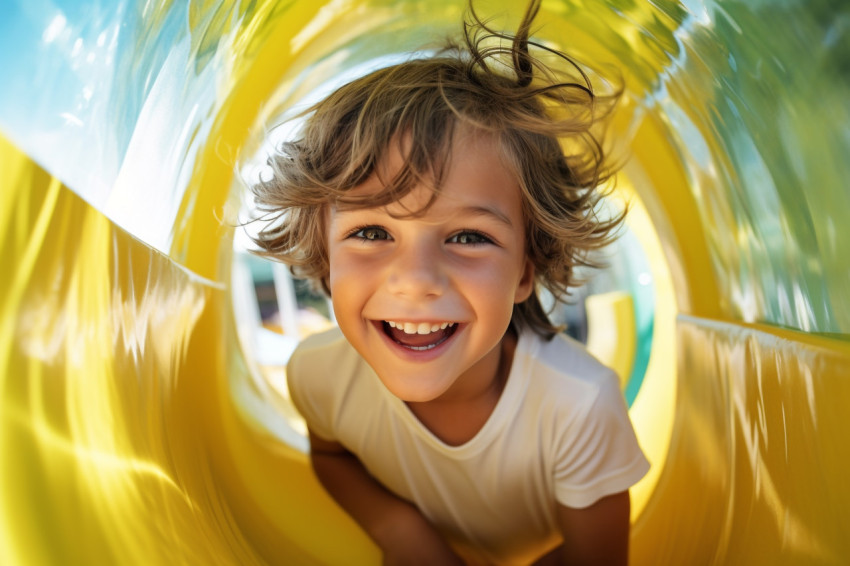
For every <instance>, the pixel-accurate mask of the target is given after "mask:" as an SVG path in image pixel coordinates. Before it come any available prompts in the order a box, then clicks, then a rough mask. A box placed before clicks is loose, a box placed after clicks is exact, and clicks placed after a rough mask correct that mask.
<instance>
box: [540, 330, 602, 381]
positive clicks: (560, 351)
mask: <svg viewBox="0 0 850 566" xmlns="http://www.w3.org/2000/svg"><path fill="white" fill-rule="evenodd" d="M536 357H537V360H538V362H539V363H540V364H541V365H542V366H544V367H548V368H552V369H555V370H558V371H560V372H562V373H566V374H568V375H569V376H571V377H573V378H575V379H581V380H584V381H590V382H593V381H599V380H607V379H609V378H610V377H611V376H614V375H615V374H614V371H613V370H612V369H611V368H609V367H608V366H606V365H605V364H603V363H602V362H600V361H599V360H598V359H597V358H596V357H595V356H594V355H593V354H591V353H590V352H589V351H588V350H587V348H586V347H585V346H584V344H582V343H581V342H579V341H578V340H576V339H574V338H572V337H571V336H568V335H566V334H556V335H555V336H554V337H553V338H552V339H551V340H548V341H546V340H540V345H539V349H538V351H537V355H536Z"/></svg>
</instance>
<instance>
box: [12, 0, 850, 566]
mask: <svg viewBox="0 0 850 566" xmlns="http://www.w3.org/2000/svg"><path fill="white" fill-rule="evenodd" d="M462 5H463V3H462V2H457V1H428V2H415V1H401V0H399V1H389V0H373V1H367V0H359V1H358V0H349V1H346V0H332V1H329V2H325V3H322V2H307V1H301V0H297V1H295V2H277V1H272V0H267V1H258V2H238V1H234V2H211V1H193V2H189V3H188V4H187V3H184V2H158V3H152V2H138V3H136V2H129V1H118V2H111V1H110V2H107V1H105V0H100V1H98V0H92V1H89V2H71V1H61V0H57V1H54V2H50V3H48V4H40V3H32V2H27V1H25V0H19V1H15V0H13V1H12V2H6V3H4V4H3V5H2V7H0V72H2V74H3V79H4V86H3V88H2V89H0V136H2V137H0V181H2V187H3V190H2V192H0V220H2V226H3V231H2V232H0V234H2V236H0V250H2V258H3V260H4V263H5V264H6V270H4V275H3V276H2V277H0V387H2V401H0V402H1V403H2V405H0V537H2V538H0V563H2V564H14V565H17V564H26V565H30V564H38V565H40V564H69V563H80V564H98V563H114V564H119V563H120V564H140V565H142V564H145V565H146V564H170V563H186V564H248V565H250V564H313V563H315V564H322V563H327V564H352V563H357V564H373V563H378V562H379V555H378V553H377V551H376V549H375V548H374V547H373V546H372V544H371V543H370V542H369V541H368V540H366V539H365V537H364V536H363V535H362V534H361V533H360V532H359V531H357V529H356V528H355V526H354V525H353V523H352V522H351V521H350V519H348V518H347V517H346V516H345V515H344V514H342V513H341V512H340V511H339V510H338V509H336V508H335V507H334V506H333V504H332V503H331V502H330V501H329V500H328V498H327V497H326V496H325V495H324V494H323V493H322V491H321V489H320V488H319V487H318V485H317V484H316V482H315V480H314V479H313V477H312V475H311V473H310V471H309V467H308V465H307V461H306V457H305V456H304V454H303V453H302V452H301V451H300V450H298V449H296V448H293V447H291V445H290V444H288V443H287V442H286V441H285V438H286V435H287V434H289V433H290V432H291V431H289V430H288V429H287V428H286V423H285V422H284V420H283V419H282V418H281V417H280V416H279V414H280V413H279V411H278V410H277V409H278V407H279V406H280V405H281V404H282V403H283V402H284V400H283V399H281V398H280V397H279V395H278V394H277V393H276V392H275V391H274V390H273V389H271V388H269V387H267V385H266V384H264V383H263V382H262V381H261V380H257V379H256V378H255V377H253V374H252V372H251V371H250V370H249V367H250V366H251V364H252V361H251V360H250V359H245V357H244V356H243V354H242V351H241V350H240V347H239V342H238V340H237V337H236V331H235V323H234V321H233V314H232V309H231V302H230V293H229V283H230V254H231V250H232V245H231V242H232V237H233V236H232V225H233V224H234V223H235V220H236V210H237V209H238V193H239V190H240V189H239V186H240V184H239V179H238V178H236V176H235V171H236V169H237V164H238V163H239V162H240V159H241V160H243V161H244V160H245V159H248V158H250V157H251V156H253V155H254V154H255V153H256V152H257V151H258V148H259V147H260V144H261V140H262V138H263V137H264V134H265V131H266V129H267V128H268V127H269V126H270V125H271V124H272V123H273V122H274V121H275V120H276V119H277V117H278V116H279V114H280V113H281V112H282V111H283V110H284V109H286V108H287V107H289V106H290V105H292V104H294V103H297V102H298V101H299V100H301V99H303V98H304V97H305V96H307V95H308V94H309V93H311V92H312V91H313V90H314V89H315V88H316V87H318V86H319V85H321V84H323V83H325V82H326V81H329V80H332V79H334V78H336V79H338V78H339V76H340V75H341V74H342V73H343V72H344V71H345V70H346V69H350V68H351V67H352V66H354V65H358V64H366V65H368V64H370V62H374V61H375V60H376V59H377V58H380V57H382V56H385V55H390V54H394V53H398V52H402V51H407V50H412V49H416V48H420V47H422V46H423V45H425V44H427V42H428V41H431V40H433V39H434V38H439V37H442V36H443V35H445V33H447V32H448V31H451V30H455V29H456V28H457V22H458V20H459V16H460V14H461V11H462ZM480 6H481V11H483V12H487V13H501V12H502V11H503V10H504V11H505V13H506V15H505V18H506V19H505V20H504V21H507V20H511V19H512V18H513V19H515V18H516V16H517V15H518V9H517V8H516V6H515V3H514V2H507V1H504V2H497V1H486V2H485V1H483V0H482V2H481V3H480ZM499 21H503V20H499ZM539 23H541V24H542V28H541V32H540V33H541V36H542V37H544V38H546V39H547V40H548V41H551V42H553V43H555V44H558V45H560V46H562V47H565V48H567V49H569V50H571V51H573V52H575V54H576V55H577V56H579V57H580V58H581V59H584V60H588V61H595V62H597V63H598V64H600V65H615V66H617V67H619V68H621V69H622V73H623V79H624V81H625V85H626V88H627V93H628V97H627V105H626V112H624V113H622V114H621V117H620V118H619V120H618V122H617V125H616V127H615V129H614V132H613V133H614V137H615V138H617V139H618V140H620V143H621V144H622V145H624V146H625V147H627V148H628V150H629V151H630V153H631V155H632V157H631V159H630V161H629V162H628V163H627V165H626V167H625V169H624V171H623V179H622V183H621V184H622V186H623V192H624V193H625V194H626V195H627V196H629V195H631V198H634V199H638V200H639V201H640V207H641V210H643V209H644V208H645V211H646V213H645V214H636V215H635V217H634V220H633V223H634V225H633V230H634V231H635V233H636V234H637V235H638V238H639V239H640V241H641V245H642V246H643V247H644V250H645V251H646V253H647V257H648V258H649V260H650V262H651V264H652V265H651V268H652V279H653V283H654V288H655V294H656V295H655V301H656V306H655V315H654V322H653V327H652V332H653V340H652V351H651V354H650V356H649V360H648V361H647V362H646V363H647V370H646V380H645V381H644V383H643V385H642V387H641V390H640V391H639V392H638V393H637V395H636V398H635V401H634V404H633V406H632V418H633V420H634V421H635V423H636V426H637V428H638V433H639V436H640V440H641V442H642V444H643V445H644V447H645V448H646V450H647V452H648V453H649V455H650V459H651V460H652V463H653V471H652V473H651V475H650V476H649V477H648V478H647V479H646V480H645V481H644V482H642V484H640V485H638V486H637V487H636V488H635V492H634V502H635V505H634V517H633V518H634V528H633V535H634V536H633V543H632V555H633V563H635V564H647V565H651V564H800V563H804V564H840V563H842V561H843V560H845V559H846V557H847V556H850V538H848V537H847V536H846V533H848V532H850V519H848V517H850V514H848V512H847V509H848V506H850V487H848V483H847V482H846V480H845V476H846V473H845V471H846V469H847V468H848V466H850V451H848V448H847V447H848V446H850V444H848V443H847V441H846V439H847V437H848V434H850V424H848V423H850V421H848V419H847V418H846V412H847V411H846V405H847V403H848V402H850V385H849V384H848V379H850V345H848V344H850V342H848V333H850V293H847V290H846V289H847V284H848V280H850V247H848V246H850V191H848V190H847V189H846V181H845V180H846V179H847V178H848V177H850V164H848V161H847V159H846V156H847V155H850V136H848V128H850V116H848V112H850V110H848V108H850V107H848V106H847V103H846V101H847V100H850V74H848V72H847V69H848V66H847V65H848V61H850V44H848V37H850V34H848V33H847V30H848V26H850V6H849V5H848V4H847V3H846V2H842V1H838V0H836V1H834V2H828V1H821V2H806V1H803V0H796V1H795V0H790V1H762V2H732V1H704V2H696V1H691V0H687V1H683V2H681V3H676V2H652V3H649V2H646V3H644V2H628V1H614V0H611V1H607V2H603V1H599V2H581V1H577V0H576V1H572V2H571V1H567V0H564V1H559V0H551V1H546V2H544V12H543V14H542V15H541V20H540V22H539ZM506 25H509V24H506ZM632 191H633V192H632ZM637 348H638V349H639V348H640V344H638V345H637Z"/></svg>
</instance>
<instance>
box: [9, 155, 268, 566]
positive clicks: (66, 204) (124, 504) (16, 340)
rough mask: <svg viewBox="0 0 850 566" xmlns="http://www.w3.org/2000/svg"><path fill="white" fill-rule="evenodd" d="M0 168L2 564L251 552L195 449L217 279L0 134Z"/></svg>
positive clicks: (223, 557)
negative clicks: (181, 261) (87, 197)
mask: <svg viewBox="0 0 850 566" xmlns="http://www.w3.org/2000/svg"><path fill="white" fill-rule="evenodd" d="M0 173H2V179H0V181H2V185H3V187H5V190H4V191H2V192H0V220H2V225H3V226H5V227H6V229H5V230H4V231H3V232H2V240H0V250H2V257H3V259H4V261H5V262H7V265H8V266H9V267H8V269H7V270H6V271H5V274H4V276H3V277H2V278H0V309H2V310H0V312H2V319H0V391H2V405H0V470H2V473H0V502H2V507H1V508H0V529H2V530H0V535H2V544H0V563H2V564H8V565H41V564H139V565H147V564H179V563H184V564H252V563H258V560H257V558H256V552H255V551H254V550H253V549H252V548H251V547H250V546H248V545H247V544H246V543H245V539H244V538H243V537H242V536H241V534H240V533H239V531H238V529H235V528H222V522H224V523H225V524H226V523H228V522H230V521H231V519H230V511H229V509H228V507H229V505H228V503H227V502H226V501H223V500H222V496H221V493H220V492H219V488H218V486H217V485H216V484H215V483H214V482H213V481H212V478H211V475H210V461H209V456H208V454H207V446H208V444H207V443H208V440H209V437H208V436H207V434H208V431H209V427H208V426H207V425H206V419H205V415H207V414H208V413H209V411H210V410H211V409H213V408H214V407H215V397H211V396H210V393H211V392H212V391H214V388H212V389H211V388H210V387H209V386H210V384H215V382H216V380H215V376H216V375H220V373H221V369H220V368H221V353H220V351H221V350H220V348H217V347H216V346H215V344H216V343H217V341H218V340H219V339H218V338H216V336H220V335H221V330H220V323H217V322H216V321H217V317H216V316H210V314H209V311H208V309H209V306H210V304H211V302H212V303H215V302H220V297H221V296H222V294H223V289H222V287H221V286H220V285H217V284H211V283H209V282H207V281H204V280H201V279H200V278H198V277H197V276H193V275H191V274H189V273H188V272H186V271H185V269H183V268H182V267H180V266H177V265H175V264H174V263H173V262H171V261H170V260H169V259H168V258H167V257H165V256H163V255H162V254H160V253H158V252H156V251H153V250H151V249H150V248H148V247H147V246H144V245H142V244H140V243H139V242H138V241H136V240H135V239H133V238H132V237H130V236H128V235H127V234H126V233H124V232H123V231H122V230H120V229H116V228H115V227H114V226H113V225H112V224H111V222H110V221H109V220H108V219H106V218H105V217H104V216H103V215H102V214H101V213H99V212H98V211H96V210H94V209H93V208H91V207H90V206H89V205H87V204H86V203H85V202H83V201H82V200H81V199H80V198H79V197H78V196H76V195H75V194H74V193H72V192H70V191H69V190H68V189H67V188H65V187H64V186H63V185H62V184H61V183H59V182H58V181H57V180H56V179H55V178H52V177H50V176H49V175H48V174H46V173H45V172H44V171H43V170H41V169H40V168H39V167H38V166H36V165H35V164H34V163H33V162H32V161H30V160H29V159H28V158H27V157H26V156H24V155H22V154H21V153H19V152H18V151H17V150H16V149H15V148H14V147H12V146H11V145H10V144H8V142H6V141H5V140H4V139H2V138H0ZM199 326H202V327H203V329H204V331H205V332H211V333H212V334H211V335H210V334H205V333H204V332H198V328H199ZM199 338H200V339H201V340H203V339H204V338H206V339H207V341H206V342H203V341H200V342H199ZM217 372H218V373H217ZM213 422H215V421H213Z"/></svg>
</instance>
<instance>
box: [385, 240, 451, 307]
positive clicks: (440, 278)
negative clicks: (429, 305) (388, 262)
mask: <svg viewBox="0 0 850 566" xmlns="http://www.w3.org/2000/svg"><path fill="white" fill-rule="evenodd" d="M439 256H440V253H439V251H434V250H427V249H424V247H416V248H413V249H407V250H403V251H402V250H400V251H399V253H398V255H397V256H396V257H395V259H394V261H393V263H392V266H391V268H390V272H389V276H388V278H387V288H388V289H389V291H390V292H391V293H393V294H396V295H400V296H405V297H409V298H426V297H439V296H440V295H442V294H443V290H444V289H445V286H446V276H445V273H444V270H443V267H442V262H441V260H440V257H439Z"/></svg>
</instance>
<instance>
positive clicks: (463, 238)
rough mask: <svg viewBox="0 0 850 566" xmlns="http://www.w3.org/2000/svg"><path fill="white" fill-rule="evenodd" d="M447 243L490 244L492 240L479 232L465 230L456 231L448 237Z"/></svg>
mask: <svg viewBox="0 0 850 566" xmlns="http://www.w3.org/2000/svg"><path fill="white" fill-rule="evenodd" d="M448 243H450V244H462V245H466V246H474V245H476V244H492V243H493V240H491V239H490V238H488V237H487V236H485V235H484V234H482V233H481V232H475V231H471V230H466V231H463V232H458V233H457V234H455V235H454V236H452V237H451V238H449V239H448Z"/></svg>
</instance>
